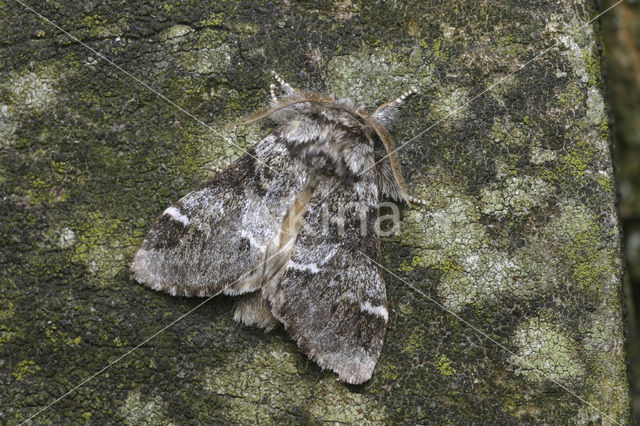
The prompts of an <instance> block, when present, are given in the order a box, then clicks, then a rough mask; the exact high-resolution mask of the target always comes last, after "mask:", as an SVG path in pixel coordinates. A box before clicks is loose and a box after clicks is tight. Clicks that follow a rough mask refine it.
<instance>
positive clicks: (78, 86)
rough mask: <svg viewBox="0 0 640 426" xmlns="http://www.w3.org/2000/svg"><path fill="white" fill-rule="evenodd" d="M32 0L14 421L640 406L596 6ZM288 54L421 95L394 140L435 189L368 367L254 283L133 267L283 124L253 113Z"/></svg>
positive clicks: (412, 176) (19, 140)
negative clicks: (254, 294)
mask: <svg viewBox="0 0 640 426" xmlns="http://www.w3.org/2000/svg"><path fill="white" fill-rule="evenodd" d="M21 1H22V0H21ZM25 4H26V3H24V4H23V3H21V2H16V1H14V0H4V2H0V13H1V16H2V20H1V21H0V22H2V24H1V26H0V31H1V33H2V37H0V43H1V45H0V49H1V53H0V61H1V62H0V75H1V76H2V78H1V79H0V115H1V116H2V120H0V142H1V146H0V186H1V188H2V200H0V213H1V215H2V221H0V241H1V243H0V244H1V246H2V252H1V253H0V263H1V264H2V268H0V280H1V281H0V294H2V298H3V302H2V304H1V308H0V309H1V310H0V321H1V322H0V354H1V356H0V381H1V384H2V386H0V405H1V409H0V413H1V414H0V421H2V422H3V423H9V424H15V423H19V422H22V421H24V420H27V419H30V418H31V419H32V421H33V422H34V423H61V422H72V423H82V422H86V423H96V424H99V423H103V422H113V421H117V422H122V421H124V422H126V423H129V424H140V423H153V424H169V423H174V424H180V423H186V422H190V421H194V420H195V421H199V422H202V423H211V422H214V421H221V420H224V421H228V422H238V423H254V422H260V423H262V422H268V423H272V422H325V421H326V422H373V423H378V422H379V423H395V422H399V421H407V422H412V423H414V422H416V423H438V424H440V423H445V422H450V423H469V422H485V421H491V422H497V423H521V422H526V423H551V424H557V423H590V422H597V423H600V422H602V423H626V422H628V421H629V395H628V383H627V376H626V369H625V351H624V333H625V326H624V318H625V317H624V315H625V312H624V309H623V306H624V304H623V300H622V290H621V288H622V287H621V260H620V259H621V255H620V249H619V244H620V233H619V228H618V219H617V213H616V204H615V201H616V200H615V189H614V182H613V180H612V173H613V170H612V163H611V157H610V152H609V124H608V118H607V114H606V108H605V103H604V101H603V96H602V76H601V73H600V50H599V42H598V34H599V26H598V20H597V19H596V20H594V21H593V22H588V21H589V20H590V19H592V18H594V17H595V16H596V15H597V14H598V13H599V11H598V10H597V9H596V8H595V5H594V4H593V3H592V2H590V1H586V0H574V1H559V2H551V3H539V2H518V1H506V2H494V1H475V0H473V1H472V0H469V1H438V2H436V1H429V2H418V1H407V2H362V3H359V2H358V3H356V2H351V1H345V2H305V3H295V4H294V3H292V2H288V1H285V2H278V3H277V4H274V3H272V2H266V3H260V2H258V3H255V2H243V1H234V0H231V1H224V2H222V1H220V2H219V1H209V2H204V1H194V2H187V3H185V2H179V1H168V2H153V1H138V2H135V3H117V4H116V3H109V4H98V3H86V4H83V5H82V6H78V5H77V3H75V2H71V1H69V0H59V1H56V2H32V1H30V2H29V3H28V7H27V6H25ZM29 7H33V9H34V10H35V12H37V13H39V14H41V15H42V16H38V15H37V14H36V13H34V10H30V9H29ZM43 17H44V18H46V19H47V20H50V21H47V20H45V19H44V18H43ZM58 26H59V27H58ZM67 32H68V33H67ZM272 69H273V70H276V71H278V72H279V73H280V74H281V75H282V76H283V77H284V78H285V79H286V80H287V81H288V82H290V83H291V84H292V85H294V86H297V87H301V88H304V89H309V90H315V91H319V92H323V93H333V94H335V95H337V96H340V97H343V96H346V97H350V98H353V99H355V100H358V101H360V102H362V103H363V104H364V105H365V107H366V108H367V109H368V110H372V108H374V107H375V106H376V105H377V104H380V103H382V102H386V101H389V100H393V99H394V98H396V97H397V96H398V95H400V94H401V93H402V92H404V91H406V90H408V89H409V88H410V87H411V86H416V87H418V88H419V89H420V94H419V95H417V96H414V97H413V98H412V99H410V100H409V102H408V103H407V105H406V107H405V108H404V111H403V114H402V116H401V118H400V122H399V125H398V126H397V127H396V129H395V130H394V136H395V138H396V141H397V144H398V146H402V147H401V149H400V150H399V152H398V153H399V155H400V158H401V161H402V163H403V166H404V170H405V174H406V177H407V181H408V183H409V186H410V188H411V191H412V194H413V195H415V196H419V197H421V198H424V199H427V200H428V201H429V204H428V205H426V206H411V207H404V208H403V210H402V215H403V221H402V224H401V227H400V232H399V234H398V235H395V236H391V237H386V238H385V239H383V241H382V253H383V259H384V262H383V263H384V266H385V268H387V269H388V272H387V273H386V274H385V278H386V284H387V294H388V300H389V323H388V328H387V335H386V342H385V346H384V349H383V352H382V355H381V358H380V360H379V362H378V365H377V368H376V370H375V372H374V375H373V378H372V379H371V380H370V381H369V382H367V383H366V384H364V385H362V386H349V385H345V384H342V383H340V382H338V381H337V380H336V376H335V375H334V374H332V373H329V372H322V371H321V370H320V369H319V368H318V367H317V366H316V365H315V364H314V363H313V362H311V361H309V360H308V359H307V358H306V357H305V356H304V355H303V354H302V353H301V352H300V351H299V350H298V348H297V347H296V345H295V343H294V342H292V341H291V340H290V339H289V337H288V336H287V335H286V333H285V332H284V331H283V330H281V329H279V330H276V331H274V332H271V333H268V334H265V333H263V332H261V331H259V330H255V329H251V328H247V327H240V326H238V325H236V324H235V323H234V321H233V319H232V316H231V312H232V311H231V309H232V307H233V304H234V300H233V299H232V298H225V297H219V298H216V299H214V300H211V301H209V302H207V303H205V304H204V305H202V306H199V305H200V304H201V303H202V302H203V301H204V300H205V299H198V298H195V299H189V298H175V297H171V296H169V295H165V294H160V293H157V292H154V291H151V290H149V289H147V288H144V287H142V286H140V285H138V284H137V283H136V282H134V281H133V280H132V278H131V275H130V272H129V266H130V263H131V260H132V256H133V254H134V253H135V251H136V249H137V247H138V246H139V244H140V242H141V240H142V237H143V236H144V234H145V232H146V231H147V230H148V228H149V226H150V225H151V223H152V222H153V220H154V219H155V218H156V217H157V215H158V214H159V213H160V212H161V211H162V210H163V209H164V208H165V207H167V206H168V205H169V204H171V203H172V202H174V201H176V200H177V199H179V198H180V197H181V196H182V195H184V194H186V193H187V192H189V191H191V190H193V189H195V188H196V187H197V185H198V184H199V183H200V182H202V181H204V180H206V179H207V178H209V177H211V176H212V175H213V174H214V173H215V171H214V168H215V167H219V168H221V167H224V166H225V165H226V164H229V163H230V162H232V161H233V160H234V159H235V158H237V157H238V156H239V155H240V154H241V153H242V152H243V150H244V149H247V148H248V147H250V146H251V145H252V144H254V143H255V142H256V141H258V140H259V139H261V138H262V137H263V136H264V135H265V134H266V133H267V132H268V131H269V126H270V124H269V122H264V123H258V124H252V125H249V126H244V127H236V128H233V127H229V126H228V124H230V123H233V122H236V121H238V120H240V119H241V118H243V117H245V116H247V115H248V114H249V113H251V112H253V111H255V110H256V109H258V108H259V107H260V106H262V105H265V104H266V103H267V102H268V96H269V95H268V93H269V84H270V83H271V82H272V78H271V76H270V74H269V71H270V70H272ZM229 141H231V142H232V143H230V142H229ZM408 141H410V143H407V144H406V145H403V144H404V143H406V142H408ZM234 144H235V146H234ZM169 324H172V325H171V327H169V328H166V329H164V327H165V326H167V325H169ZM110 363H113V365H111V366H110V367H109V368H107V369H106V370H105V371H103V372H101V373H100V374H98V375H97V376H96V377H93V378H91V377H92V376H93V375H94V374H95V373H98V372H99V371H101V370H102V369H103V368H104V367H106V366H108V365H110ZM87 379H90V380H88V381H87V382H86V383H85V382H84V381H85V380H87ZM80 384H81V386H79V387H77V388H76V386H77V385H80ZM68 391H71V393H69V394H68V395H66V396H65V397H64V398H62V399H61V400H59V401H57V402H55V401H56V399H57V398H59V397H60V396H63V395H64V394H65V393H66V392H68ZM52 402H55V403H54V404H53V405H51V406H50V407H48V408H47V409H46V410H44V411H42V412H40V410H41V409H43V408H45V407H46V406H48V404H50V403H52ZM34 415H35V416H34ZM32 416H34V417H32Z"/></svg>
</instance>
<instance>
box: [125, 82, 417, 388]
mask: <svg viewBox="0 0 640 426" xmlns="http://www.w3.org/2000/svg"><path fill="white" fill-rule="evenodd" d="M274 76H275V78H276V80H277V81H278V82H279V90H280V91H281V92H282V93H281V94H280V95H279V96H276V94H275V89H276V86H275V85H274V84H272V85H271V102H270V105H269V106H268V107H267V108H265V109H263V110H261V111H259V112H258V113H256V114H255V115H253V116H252V117H251V118H250V119H249V120H247V121H246V122H245V123H248V122H253V121H256V120H259V119H262V118H265V117H268V116H270V117H271V118H272V119H273V120H274V121H275V122H276V123H277V127H275V129H274V130H273V131H272V132H271V133H270V134H269V135H267V136H266V137H265V138H264V139H262V140H261V141H260V142H258V143H257V144H255V145H254V146H253V147H252V148H251V149H250V150H248V151H247V152H246V153H245V154H244V155H242V156H241V157H240V158H239V159H237V160H236V161H235V162H234V163H232V164H231V165H230V166H228V167H227V168H226V169H224V170H223V171H222V172H220V173H219V174H217V175H216V176H215V177H213V178H212V179H211V180H210V181H208V182H207V183H205V184H204V185H202V186H201V187H200V188H199V189H197V190H195V191H193V192H191V193H189V194H187V195H186V196H184V197H183V198H182V199H180V200H179V201H178V202H177V203H175V204H174V205H172V206H170V207H169V208H167V209H166V210H165V211H164V212H163V213H162V215H161V216H160V217H159V218H158V219H157V221H156V222H155V224H154V225H153V226H152V228H151V229H150V231H149V233H148V234H147V236H146V237H145V239H144V241H143V242H142V246H141V248H140V249H139V250H138V252H137V254H136V255H135V258H134V261H133V265H132V271H133V275H134V277H135V279H136V280H137V281H139V282H140V283H142V284H144V285H146V286H148V287H150V288H152V289H154V290H160V291H164V292H167V293H169V294H171V295H179V296H200V297H210V296H214V295H218V294H226V295H231V296H238V297H239V300H238V303H237V305H236V307H235V312H234V319H235V320H237V321H239V322H241V323H243V324H246V325H249V326H257V327H260V328H263V329H265V330H266V331H269V330H271V329H273V328H275V327H276V326H278V325H279V324H282V325H283V326H284V329H285V330H286V331H287V333H288V334H289V335H290V336H291V338H292V339H293V340H295V341H296V343H297V344H298V347H299V348H300V349H301V350H302V352H304V353H305V354H306V355H307V356H308V357H309V358H310V359H312V360H313V361H315V362H316V363H317V364H318V365H319V366H320V367H321V368H322V369H330V370H333V371H334V372H335V373H337V374H338V378H339V379H340V380H342V381H344V382H347V383H351V384H360V383H363V382H365V381H367V380H369V379H370V378H371V375H372V373H373V370H374V367H375V365H376V363H377V361H378V358H379V356H380V352H381V350H382V346H383V341H384V336H385V330H386V323H387V320H388V316H389V315H388V311H387V298H386V290H385V284H384V280H383V276H382V271H381V269H380V268H379V266H378V264H377V263H375V262H379V261H380V243H379V237H378V235H377V234H376V232H375V231H376V230H375V229H374V228H375V227H376V226H375V225H376V220H377V218H378V217H379V214H378V203H379V202H380V200H381V198H382V197H386V198H388V199H392V200H395V201H400V202H407V203H410V202H420V200H417V199H415V198H413V197H411V196H410V195H409V194H408V191H407V188H406V184H405V181H404V178H403V176H402V171H401V168H400V164H399V162H398V159H397V156H396V153H395V147H394V144H393V140H392V138H391V135H390V133H389V131H390V129H391V126H392V124H393V123H394V121H395V120H396V117H397V114H398V111H399V107H400V106H401V105H402V104H403V103H404V100H405V98H406V97H407V96H408V95H410V94H412V93H414V92H415V91H416V90H415V89H412V90H410V91H408V92H407V93H405V94H403V95H402V96H400V97H399V98H398V99H396V100H395V101H393V102H388V103H385V104H382V105H381V106H379V107H378V108H377V109H376V110H375V111H374V112H373V113H372V114H368V113H366V112H365V111H364V107H363V106H362V105H360V104H358V103H357V102H355V101H353V100H350V99H336V98H334V97H332V96H325V95H322V94H318V93H311V92H305V91H302V90H300V89H296V88H293V87H291V86H290V85H289V84H287V83H286V82H285V81H284V80H282V79H281V78H280V77H279V76H278V75H277V74H275V73H274ZM346 205H349V206H355V208H350V209H346V210H345V209H344V206H346ZM341 211H342V212H343V213H344V214H342V215H340V214H338V213H339V212H341ZM327 217H328V218H329V219H328V220H327ZM327 222H329V225H332V224H333V225H335V226H327ZM374 260H375V261H374Z"/></svg>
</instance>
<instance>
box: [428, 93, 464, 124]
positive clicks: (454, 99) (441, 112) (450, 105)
mask: <svg viewBox="0 0 640 426" xmlns="http://www.w3.org/2000/svg"><path fill="white" fill-rule="evenodd" d="M468 104H469V94H468V93H467V90H465V89H464V88H459V87H453V88H447V89H444V90H442V91H440V92H439V93H438V96H437V97H436V99H435V100H434V103H433V108H432V109H431V111H432V114H433V116H432V120H433V121H444V120H447V122H446V124H445V125H446V126H450V125H452V124H455V123H456V122H457V121H460V120H464V118H465V117H466V115H467V114H468V109H467V107H468Z"/></svg>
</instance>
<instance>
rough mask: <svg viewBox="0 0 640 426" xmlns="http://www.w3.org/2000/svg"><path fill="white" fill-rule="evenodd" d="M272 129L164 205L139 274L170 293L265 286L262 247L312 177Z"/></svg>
mask: <svg viewBox="0 0 640 426" xmlns="http://www.w3.org/2000/svg"><path fill="white" fill-rule="evenodd" d="M297 164H298V163H297V162H293V161H291V158H290V156H289V155H288V152H287V148H286V146H285V144H284V143H283V141H282V140H281V139H279V138H278V137H277V136H275V135H273V134H271V135H269V136H267V137H266V138H265V139H263V140H262V141H260V142H259V143H258V144H256V145H255V146H254V147H253V148H251V150H249V151H248V152H247V153H246V154H245V155H243V156H242V157H241V158H240V159H238V160H237V161H236V162H235V163H233V164H232V165H231V166H229V167H228V168H227V169H225V170H224V171H223V172H221V173H220V174H218V175H217V176H215V177H214V178H213V179H212V180H210V181H209V182H207V183H206V184H204V185H203V186H202V187H201V188H200V189H198V190H196V191H194V192H191V193H189V194H187V195H186V196H185V197H183V198H182V199H181V200H180V201H178V202H177V203H176V204H174V205H172V206H171V207H169V208H168V209H166V210H165V211H164V213H163V214H162V215H161V216H160V217H159V218H158V220H157V221H156V222H155V224H154V225H153V227H152V228H151V230H150V231H149V233H148V234H147V236H146V238H145V239H144V241H143V243H142V246H141V248H140V250H139V251H138V252H137V254H136V256H135V259H134V262H133V265H132V271H133V273H134V277H135V278H136V280H137V281H139V282H141V283H143V284H145V285H147V286H149V287H151V288H153V289H155V290H162V291H166V292H168V293H170V294H172V295H186V296H196V295H197V296H210V295H214V294H217V293H218V292H220V291H221V290H223V291H224V293H225V294H230V295H236V294H242V293H246V292H249V291H253V290H255V289H256V288H259V286H260V284H261V282H260V277H258V276H256V274H255V272H256V269H259V268H257V266H258V265H259V264H260V261H261V259H262V257H263V253H264V250H265V248H266V246H267V244H268V243H269V241H270V240H271V239H272V236H273V234H274V232H276V231H277V230H278V229H279V227H280V224H281V222H282V218H283V217H284V215H285V214H286V213H287V212H288V211H289V209H290V207H291V204H292V203H293V201H294V200H295V197H296V195H297V194H298V193H299V192H300V191H301V189H302V188H303V186H304V183H305V181H306V172H305V170H304V169H303V168H302V167H300V166H298V165H297Z"/></svg>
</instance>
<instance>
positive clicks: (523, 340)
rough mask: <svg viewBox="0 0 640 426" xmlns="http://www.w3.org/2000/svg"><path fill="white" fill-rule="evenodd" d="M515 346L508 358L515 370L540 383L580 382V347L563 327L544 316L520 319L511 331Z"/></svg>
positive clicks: (582, 372)
mask: <svg viewBox="0 0 640 426" xmlns="http://www.w3.org/2000/svg"><path fill="white" fill-rule="evenodd" d="M514 345H515V346H516V347H517V348H518V352H517V353H516V355H514V356H511V358H510V361H511V362H512V363H513V364H514V365H515V366H516V374H521V375H523V376H524V377H525V378H526V379H527V380H529V381H531V382H534V383H537V384H541V383H544V382H545V381H546V380H553V381H558V382H560V383H563V384H565V383H572V384H575V383H579V382H580V381H582V380H583V378H584V375H585V371H586V370H585V366H584V365H583V364H582V363H581V361H580V356H579V352H578V350H577V348H578V347H579V346H578V344H577V342H575V341H574V340H573V339H572V338H571V337H570V336H567V335H566V334H564V332H563V327H562V326H561V325H560V324H558V323H556V322H553V321H552V320H550V319H546V318H544V317H541V318H533V319H531V320H529V321H527V322H526V323H523V324H522V325H521V326H520V328H519V329H518V330H517V331H516V333H515V335H514Z"/></svg>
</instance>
